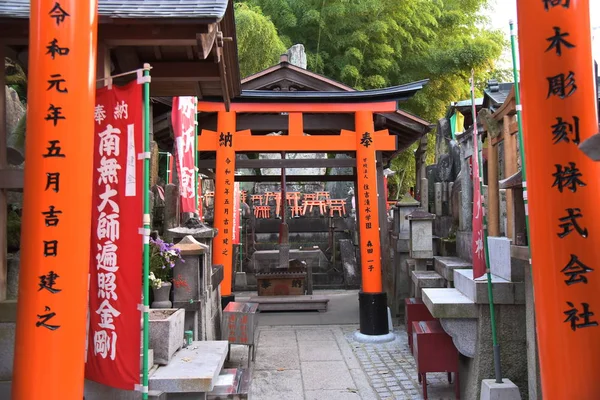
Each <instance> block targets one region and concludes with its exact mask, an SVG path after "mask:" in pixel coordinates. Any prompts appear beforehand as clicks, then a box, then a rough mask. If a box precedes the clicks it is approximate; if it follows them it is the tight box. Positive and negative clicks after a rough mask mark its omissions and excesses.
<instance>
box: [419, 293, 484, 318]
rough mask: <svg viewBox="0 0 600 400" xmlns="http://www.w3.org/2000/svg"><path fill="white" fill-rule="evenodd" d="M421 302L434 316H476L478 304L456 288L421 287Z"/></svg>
mask: <svg viewBox="0 0 600 400" xmlns="http://www.w3.org/2000/svg"><path fill="white" fill-rule="evenodd" d="M423 303H425V305H426V306H427V308H428V309H429V312H430V313H431V315H432V316H433V317H435V318H477V315H478V306H477V304H475V303H474V302H473V301H472V300H471V299H469V298H468V297H467V296H465V295H464V294H462V293H461V292H459V291H458V290H457V289H439V288H430V289H423Z"/></svg>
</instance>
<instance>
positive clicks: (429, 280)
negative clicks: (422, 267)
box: [411, 271, 445, 288]
mask: <svg viewBox="0 0 600 400" xmlns="http://www.w3.org/2000/svg"><path fill="white" fill-rule="evenodd" d="M411 276H412V281H413V283H414V284H415V285H417V286H418V287H420V288H440V287H444V286H445V283H444V278H443V277H442V276H441V275H440V274H438V273H437V272H435V271H412V273H411Z"/></svg>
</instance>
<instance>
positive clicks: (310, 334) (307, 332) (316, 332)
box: [296, 329, 335, 342]
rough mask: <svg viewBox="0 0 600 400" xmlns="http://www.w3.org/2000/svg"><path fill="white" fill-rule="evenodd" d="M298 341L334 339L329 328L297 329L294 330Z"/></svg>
mask: <svg viewBox="0 0 600 400" xmlns="http://www.w3.org/2000/svg"><path fill="white" fill-rule="evenodd" d="M296 335H297V337H298V341H299V342H305V341H309V342H312V341H315V340H335V337H334V336H333V332H331V330H330V329H299V330H297V331H296Z"/></svg>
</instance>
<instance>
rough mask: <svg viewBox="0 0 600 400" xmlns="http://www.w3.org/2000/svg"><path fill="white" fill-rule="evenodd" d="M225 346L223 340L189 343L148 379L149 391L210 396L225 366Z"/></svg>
mask: <svg viewBox="0 0 600 400" xmlns="http://www.w3.org/2000/svg"><path fill="white" fill-rule="evenodd" d="M228 343H229V342H227V341H226V340H204V341H198V342H192V344H191V345H190V346H188V347H186V348H183V349H181V350H179V351H178V352H177V353H175V355H174V356H173V358H172V359H171V361H170V362H169V364H168V365H165V366H161V367H159V368H158V369H157V370H156V372H154V373H153V374H152V375H151V376H150V379H149V383H148V386H149V389H150V390H157V391H161V392H165V393H208V392H210V391H211V390H213V388H214V385H215V383H216V380H217V377H218V376H219V374H220V372H221V369H222V368H223V364H224V363H225V357H226V356H227V351H228Z"/></svg>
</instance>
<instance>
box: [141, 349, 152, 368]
mask: <svg viewBox="0 0 600 400" xmlns="http://www.w3.org/2000/svg"><path fill="white" fill-rule="evenodd" d="M143 365H144V350H143V349H140V369H142V368H143ZM153 365H154V350H152V349H148V366H150V367H152V366H153Z"/></svg>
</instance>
